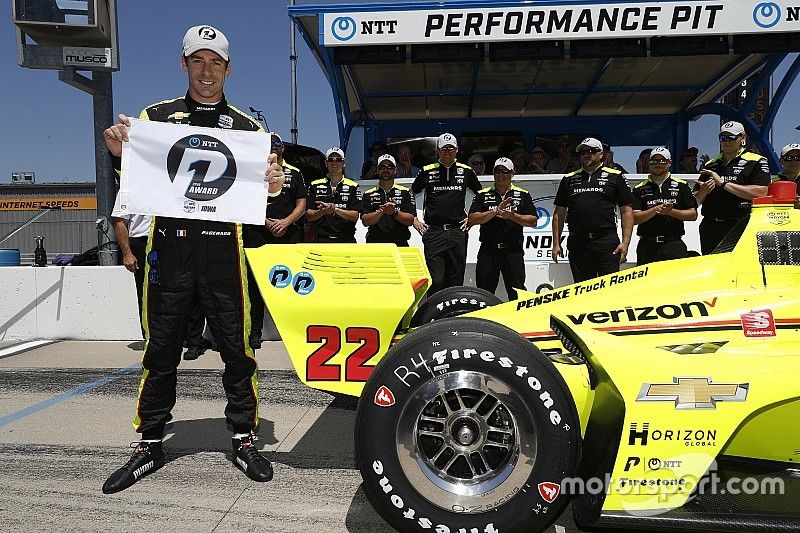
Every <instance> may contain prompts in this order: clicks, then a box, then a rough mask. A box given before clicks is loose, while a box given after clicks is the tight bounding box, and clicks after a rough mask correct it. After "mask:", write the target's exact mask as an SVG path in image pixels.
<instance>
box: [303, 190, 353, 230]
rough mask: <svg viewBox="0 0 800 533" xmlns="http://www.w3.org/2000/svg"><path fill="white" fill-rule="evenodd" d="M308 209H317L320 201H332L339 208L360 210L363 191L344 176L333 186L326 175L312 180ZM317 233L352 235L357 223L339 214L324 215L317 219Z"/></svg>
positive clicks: (307, 200)
mask: <svg viewBox="0 0 800 533" xmlns="http://www.w3.org/2000/svg"><path fill="white" fill-rule="evenodd" d="M306 202H307V208H308V209H317V208H318V206H317V203H318V202H325V203H332V204H334V205H335V206H336V207H338V208H339V209H346V210H348V211H358V210H359V207H360V205H361V191H359V190H358V183H356V182H355V181H353V180H351V179H350V178H348V177H346V176H345V177H343V178H342V181H340V182H339V183H338V184H337V185H336V187H332V186H331V179H330V177H328V176H326V177H324V178H320V179H318V180H314V181H312V182H311V185H310V186H309V189H308V197H307V199H306ZM316 223H317V235H320V236H322V237H352V236H354V235H355V234H356V223H355V222H350V221H349V220H345V219H343V218H342V217H340V216H338V215H324V216H322V217H320V218H318V219H317V221H316Z"/></svg>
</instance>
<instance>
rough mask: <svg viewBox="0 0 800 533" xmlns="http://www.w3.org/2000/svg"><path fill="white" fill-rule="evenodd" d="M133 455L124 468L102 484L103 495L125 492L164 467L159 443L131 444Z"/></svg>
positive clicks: (162, 452)
mask: <svg viewBox="0 0 800 533" xmlns="http://www.w3.org/2000/svg"><path fill="white" fill-rule="evenodd" d="M134 447H135V448H136V449H135V450H133V455H131V458H130V459H128V462H127V463H125V466H123V467H122V468H120V469H119V470H117V471H116V472H114V473H113V474H111V475H110V476H109V477H108V479H107V480H106V482H105V483H103V493H104V494H114V493H115V492H119V491H121V490H125V489H127V488H128V487H130V486H131V485H133V484H134V483H136V482H137V481H139V480H140V479H142V478H143V477H144V476H146V475H148V474H150V473H151V472H155V471H156V470H158V469H159V468H161V467H162V466H164V450H163V449H162V447H161V441H158V442H132V443H131V448H134Z"/></svg>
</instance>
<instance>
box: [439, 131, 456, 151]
mask: <svg viewBox="0 0 800 533" xmlns="http://www.w3.org/2000/svg"><path fill="white" fill-rule="evenodd" d="M445 146H452V147H453V148H458V141H457V140H456V136H455V135H453V134H452V133H443V134H441V135H439V138H438V139H436V148H444V147H445Z"/></svg>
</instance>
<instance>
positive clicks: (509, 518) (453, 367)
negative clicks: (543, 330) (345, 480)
mask: <svg viewBox="0 0 800 533" xmlns="http://www.w3.org/2000/svg"><path fill="white" fill-rule="evenodd" d="M453 332H457V333H458V335H453ZM434 343H438V344H437V345H435V346H434ZM466 348H473V349H475V350H477V351H478V354H479V355H471V357H470V358H467V359H465V358H464V357H463V355H464V352H463V350H464V349H466ZM442 350H446V351H447V354H446V355H444V356H442V355H441V352H442ZM451 350H458V351H460V352H459V353H460V356H459V358H457V359H456V358H454V356H453V353H452V352H451ZM487 352H491V355H490V354H489V353H487ZM434 353H439V354H440V355H439V356H438V359H434V357H433V354H434ZM442 357H445V358H446V361H445V363H444V365H446V366H447V368H446V369H443V370H441V371H434V372H433V374H435V375H436V376H442V375H445V374H447V373H450V372H454V371H460V370H468V371H475V372H481V373H484V374H488V375H491V376H492V377H493V378H495V379H498V380H500V381H502V382H503V383H505V384H506V385H508V386H510V387H513V388H514V390H515V391H517V393H518V394H519V396H521V397H522V399H524V401H525V404H526V405H527V406H528V407H529V409H530V411H529V412H530V415H531V416H532V418H533V421H534V425H535V428H536V430H537V434H536V439H535V440H536V450H537V451H536V459H535V465H534V468H533V470H532V471H531V473H530V475H529V476H528V479H527V482H526V483H525V484H524V485H523V486H521V487H516V488H515V489H514V490H513V491H512V492H511V493H508V494H501V493H500V492H504V491H505V490H503V491H501V490H499V489H498V491H497V494H493V493H489V495H487V501H488V502H490V503H488V504H487V505H486V507H487V508H488V510H482V512H477V513H474V514H464V513H457V512H454V511H446V510H444V509H442V508H441V507H439V506H436V505H434V504H432V503H431V502H429V501H428V500H427V499H425V498H424V496H422V495H421V494H419V493H418V492H417V491H416V490H415V489H414V487H413V486H412V484H411V483H410V482H409V480H408V479H407V478H406V476H405V474H404V472H403V468H402V466H401V464H400V460H399V459H398V454H397V448H398V443H397V442H396V431H397V426H398V422H399V420H400V417H401V415H402V413H403V409H404V406H405V404H406V402H408V401H410V399H411V398H413V397H414V395H415V394H416V393H417V391H419V389H420V388H421V387H422V386H423V385H424V384H425V383H427V382H428V381H430V380H431V379H435V378H434V375H432V373H431V372H430V371H429V370H427V369H426V366H425V365H427V368H428V369H433V368H434V367H435V366H437V365H438V366H439V368H441V367H442V366H443V365H441V364H440V363H439V361H440V360H441V358H442ZM412 358H413V359H414V362H412V361H411V359H412ZM423 360H424V362H425V364H422V361H423ZM520 368H525V369H526V371H524V372H523V371H522V370H520ZM407 371H412V372H415V373H416V374H418V375H419V377H415V376H414V375H413V374H411V373H408V372H407ZM399 376H403V377H404V379H400V377H399ZM531 378H533V380H531ZM381 387H387V388H388V389H389V390H390V391H391V392H392V395H393V396H394V401H395V403H394V405H392V406H389V407H382V406H380V405H378V403H377V402H376V401H375V397H376V393H377V392H378V390H379V389H380V388H381ZM543 393H547V395H548V396H549V398H551V399H552V400H553V401H552V404H551V405H550V406H549V407H548V406H547V404H546V402H545V401H544V400H543V399H542V396H541V395H542V394H543ZM554 413H556V414H554ZM512 414H513V416H514V417H518V416H521V415H520V413H516V412H515V413H512ZM555 420H558V423H557V424H556V423H554V421H555ZM579 441H580V432H579V421H578V417H577V412H576V409H575V406H574V403H573V401H572V398H571V395H570V394H569V392H568V390H567V389H566V384H565V383H564V380H563V378H561V376H560V374H558V371H557V370H556V369H555V368H554V367H553V365H552V363H551V362H550V361H549V360H548V359H547V358H546V357H545V356H544V355H543V354H541V352H538V350H536V349H535V348H534V347H533V346H532V345H530V344H529V343H528V342H527V341H525V340H524V339H522V338H521V337H519V335H517V334H515V333H514V332H513V331H512V330H510V329H508V328H505V327H504V326H500V325H498V324H494V323H491V322H488V321H485V320H480V319H450V320H443V321H439V322H437V323H436V324H432V325H430V326H427V327H425V328H421V329H420V330H418V331H416V332H414V333H412V334H411V335H409V336H407V337H406V339H404V340H403V341H402V342H401V343H399V344H398V345H397V346H396V347H395V348H393V349H392V350H390V352H389V353H388V354H387V355H386V357H384V359H383V360H382V361H381V363H380V364H379V365H378V367H377V368H376V370H375V371H374V372H373V374H372V376H371V378H370V380H369V382H368V383H367V385H366V387H365V389H364V392H363V393H362V396H361V400H360V401H359V406H358V412H357V419H356V457H357V461H358V464H359V468H360V470H361V475H362V478H363V479H364V487H365V492H366V493H367V496H368V497H369V499H370V500H371V501H372V503H373V505H374V506H375V507H376V509H377V510H378V511H379V512H380V514H381V515H382V516H383V517H384V519H386V520H387V521H388V522H389V523H390V524H392V525H393V526H394V527H396V528H397V529H398V530H400V531H425V530H432V531H440V532H446V531H450V532H451V533H456V532H457V531H458V530H459V528H464V529H465V530H466V531H473V528H477V531H479V532H482V533H483V532H489V533H492V532H493V531H497V532H503V533H507V532H509V531H525V532H526V533H530V532H534V531H539V530H540V529H543V528H545V527H546V526H547V525H549V524H550V523H551V522H552V521H553V520H555V518H557V517H558V515H559V514H560V513H561V511H562V510H563V507H564V506H565V505H566V504H567V497H566V496H565V495H561V494H559V495H558V496H557V497H556V499H555V500H554V501H552V502H547V501H545V500H544V498H543V497H542V496H541V495H540V493H539V489H538V486H539V483H548V482H549V483H557V484H560V483H561V482H562V480H563V478H565V477H568V476H572V475H574V471H575V467H576V462H577V457H578V449H579V446H580V442H579ZM409 445H412V444H409ZM381 480H383V483H384V484H383V485H381ZM387 483H388V485H387ZM387 486H391V490H390V491H388V492H387V490H386V487H387ZM411 510H413V513H411ZM408 515H412V518H409V517H408ZM426 526H428V527H426ZM437 526H442V527H438V529H437Z"/></svg>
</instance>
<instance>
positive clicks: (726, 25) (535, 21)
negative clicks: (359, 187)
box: [321, 0, 800, 46]
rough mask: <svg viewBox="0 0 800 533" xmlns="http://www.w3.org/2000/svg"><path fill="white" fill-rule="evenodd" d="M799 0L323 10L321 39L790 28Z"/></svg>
mask: <svg viewBox="0 0 800 533" xmlns="http://www.w3.org/2000/svg"><path fill="white" fill-rule="evenodd" d="M537 4H538V5H537ZM798 30H800V0H789V1H783V0H775V1H753V0H721V1H717V2H711V1H698V2H631V3H608V4H580V3H576V4H574V5H561V4H558V5H550V4H546V3H544V2H537V3H535V4H525V5H520V6H514V7H500V8H493V7H484V8H460V9H437V10H406V11H364V12H349V13H342V12H339V13H325V14H324V16H323V30H322V32H321V33H322V35H321V37H322V41H323V42H322V44H323V45H324V46H349V45H367V44H386V45H396V44H415V43H417V44H418V43H428V44H431V43H444V42H468V41H474V42H492V41H516V40H529V41H530V40H538V39H595V38H605V37H608V38H611V37H615V38H620V37H655V36H668V37H674V36H681V35H727V34H739V33H761V32H765V31H769V32H793V31H798Z"/></svg>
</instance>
